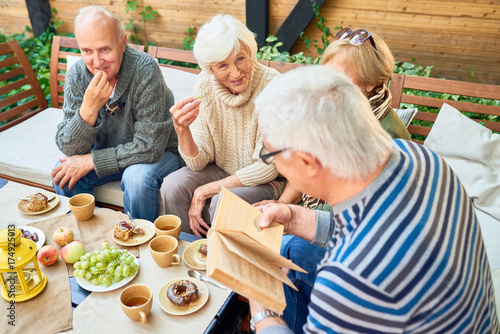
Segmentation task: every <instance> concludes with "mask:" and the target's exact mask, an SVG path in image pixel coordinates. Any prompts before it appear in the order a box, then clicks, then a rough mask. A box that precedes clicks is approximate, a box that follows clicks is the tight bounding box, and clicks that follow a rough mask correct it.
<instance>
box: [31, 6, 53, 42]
mask: <svg viewBox="0 0 500 334" xmlns="http://www.w3.org/2000/svg"><path fill="white" fill-rule="evenodd" d="M26 7H27V8H28V13H29V16H30V21H31V29H33V34H34V35H35V36H37V37H38V36H40V35H41V34H42V33H44V32H45V30H46V29H47V27H48V25H49V22H50V19H51V17H52V14H51V12H50V3H49V0H26Z"/></svg>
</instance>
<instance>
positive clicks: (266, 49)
mask: <svg viewBox="0 0 500 334" xmlns="http://www.w3.org/2000/svg"><path fill="white" fill-rule="evenodd" d="M282 45H283V43H282V42H280V41H278V38H277V37H276V36H273V35H270V36H269V37H267V38H266V45H264V46H263V47H261V48H260V49H259V51H258V52H257V59H262V60H273V61H282V62H287V63H297V64H318V63H319V61H320V57H316V58H313V57H309V56H305V55H304V53H303V52H299V53H296V54H290V53H289V52H288V51H284V52H280V51H278V48H279V47H280V46H282Z"/></svg>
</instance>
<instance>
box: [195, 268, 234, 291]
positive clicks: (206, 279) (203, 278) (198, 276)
mask: <svg viewBox="0 0 500 334" xmlns="http://www.w3.org/2000/svg"><path fill="white" fill-rule="evenodd" d="M188 275H189V276H191V277H194V278H196V279H199V280H200V281H205V282H207V283H210V284H213V285H215V286H216V287H219V288H221V289H224V290H226V288H225V287H223V286H222V285H220V284H218V283H215V282H214V281H212V280H211V279H208V278H206V277H203V276H202V275H201V274H200V273H199V272H197V271H196V270H193V269H189V270H188Z"/></svg>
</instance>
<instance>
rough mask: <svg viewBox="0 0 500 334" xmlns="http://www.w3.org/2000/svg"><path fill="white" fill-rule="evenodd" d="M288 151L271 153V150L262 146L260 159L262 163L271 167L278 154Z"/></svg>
mask: <svg viewBox="0 0 500 334" xmlns="http://www.w3.org/2000/svg"><path fill="white" fill-rule="evenodd" d="M286 150H287V148H284V149H282V150H277V151H274V152H269V150H268V149H267V148H266V147H265V146H264V145H262V148H261V149H260V153H259V158H260V159H261V160H262V161H264V163H265V164H267V165H269V164H270V163H271V162H272V161H273V157H274V156H275V155H276V154H279V153H281V152H283V151H286Z"/></svg>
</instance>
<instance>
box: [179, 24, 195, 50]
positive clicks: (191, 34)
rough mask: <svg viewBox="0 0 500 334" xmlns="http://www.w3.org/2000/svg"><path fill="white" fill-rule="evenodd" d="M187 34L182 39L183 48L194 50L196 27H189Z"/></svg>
mask: <svg viewBox="0 0 500 334" xmlns="http://www.w3.org/2000/svg"><path fill="white" fill-rule="evenodd" d="M186 35H187V36H186V37H184V39H183V40H182V50H189V51H193V46H194V41H195V39H196V28H195V27H189V28H187V30H186Z"/></svg>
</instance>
